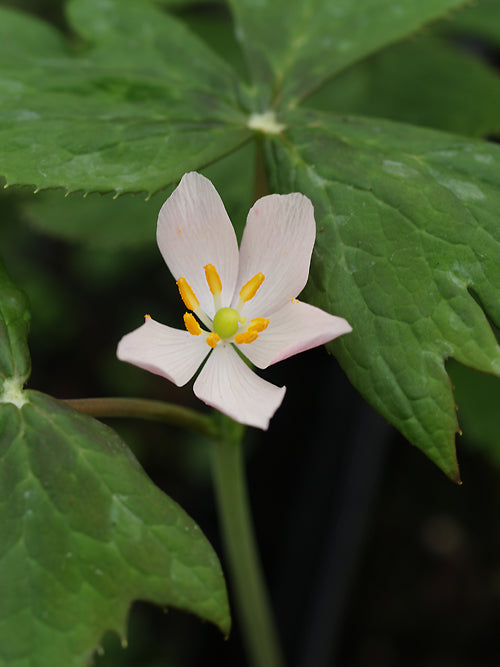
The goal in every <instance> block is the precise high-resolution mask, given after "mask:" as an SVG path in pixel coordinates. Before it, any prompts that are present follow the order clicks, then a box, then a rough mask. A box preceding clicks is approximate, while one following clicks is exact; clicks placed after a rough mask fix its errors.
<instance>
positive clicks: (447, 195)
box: [267, 112, 500, 478]
mask: <svg viewBox="0 0 500 667" xmlns="http://www.w3.org/2000/svg"><path fill="white" fill-rule="evenodd" d="M288 124H289V128H288V130H287V131H286V132H285V133H284V135H283V136H282V137H274V138H273V139H270V140H269V142H268V146H267V159H268V164H269V166H270V171H271V175H272V180H273V183H274V185H275V186H276V188H277V189H278V191H280V192H289V191H294V190H296V191H300V192H303V193H305V194H306V195H308V196H309V197H311V199H312V201H313V203H314V206H315V210H316V216H317V223H318V229H319V232H318V235H317V243H316V248H315V253H314V258H313V268H312V272H311V276H310V282H309V288H308V295H309V297H310V298H311V299H312V300H313V301H314V302H315V303H316V304H317V305H320V306H322V307H324V308H326V309H327V310H329V311H330V312H332V313H335V314H336V315H341V316H343V317H345V318H346V319H347V320H348V321H349V322H350V324H351V325H352V327H353V332H352V333H351V334H349V336H343V337H342V338H341V339H339V340H338V341H335V342H334V343H333V344H332V350H333V351H334V352H335V354H336V356H337V357H338V359H339V361H340V363H341V364H342V366H343V367H344V369H345V370H346V372H347V374H348V375H349V377H350V379H351V381H352V382H353V384H354V385H355V386H356V387H357V388H358V389H359V391H360V392H361V393H362V394H363V395H364V396H365V397H366V398H367V400H368V401H369V402H370V403H372V405H374V406H375V408H376V409H377V410H378V411H379V412H381V413H382V414H383V415H384V416H385V417H386V418H387V419H388V420H389V421H391V422H392V423H393V424H394V425H395V426H396V427H397V428H399V429H400V430H401V432H402V433H403V434H404V435H405V436H406V437H407V438H408V439H409V440H410V441H411V442H413V443H414V444H416V445H417V446H418V447H420V448H421V449H422V450H423V451H424V452H426V453H427V454H428V456H429V457H430V458H431V459H432V460H433V461H435V462H436V463H437V464H438V465H439V466H440V467H441V468H442V469H443V470H444V471H445V472H446V473H447V474H448V475H449V476H451V477H454V478H457V476H458V469H457V465H456V459H455V448H454V435H455V432H456V430H457V428H458V426H457V421H456V415H455V404H454V400H453V394H452V388H451V383H450V380H449V377H448V375H447V373H446V371H445V368H444V360H445V359H446V358H448V357H453V358H455V359H456V360H457V361H459V362H460V363H463V364H465V365H467V366H469V367H471V368H476V369H478V370H481V371H484V372H487V373H491V374H496V375H500V348H499V346H498V344H497V341H496V338H495V335H494V333H493V331H492V329H491V327H490V325H489V323H488V319H487V316H486V313H487V314H488V316H489V317H490V318H491V320H492V321H493V322H495V323H496V324H497V326H498V324H499V323H500V270H499V268H498V267H499V266H500V224H499V217H498V216H499V213H498V212H499V211H500V148H499V147H498V146H495V145H491V144H486V143H483V142H479V141H475V140H466V139H463V138H460V137H457V136H454V135H447V134H444V133H440V132H435V131H431V130H424V129H419V128H415V127H412V126H405V125H400V124H396V123H391V122H389V121H381V120H367V119H361V118H337V117H335V116H328V115H326V114H324V115H323V114H319V113H314V112H310V113H309V112H301V113H299V112H297V113H295V114H293V115H292V114H291V115H290V116H289V119H288ZM333 400H334V399H333Z"/></svg>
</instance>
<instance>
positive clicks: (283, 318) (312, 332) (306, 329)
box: [241, 299, 352, 368]
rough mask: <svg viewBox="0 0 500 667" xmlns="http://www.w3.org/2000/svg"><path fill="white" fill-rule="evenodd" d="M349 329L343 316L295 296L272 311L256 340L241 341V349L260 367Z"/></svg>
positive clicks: (316, 344)
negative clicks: (337, 315)
mask: <svg viewBox="0 0 500 667" xmlns="http://www.w3.org/2000/svg"><path fill="white" fill-rule="evenodd" d="M350 331H352V328H351V326H350V324H349V323H348V322H347V320H344V318H343V317H335V315H330V314H329V313H327V312H325V311H324V310H321V309H320V308H316V307H315V306H311V305H310V304H308V303H302V302H301V301H297V300H296V299H294V300H293V301H291V302H290V301H289V302H288V304H287V305H286V306H284V307H283V308H281V309H280V310H278V311H277V312H276V313H273V314H272V315H271V317H270V319H269V326H268V327H267V329H266V330H265V331H263V332H262V333H261V334H260V335H259V337H258V338H257V340H256V341H254V342H253V343H249V344H248V345H242V346H241V351H242V352H243V354H244V355H245V356H246V357H248V359H250V361H251V362H252V363H253V364H255V365H256V366H258V367H259V368H267V367H268V366H270V365H271V364H275V363H276V362H277V361H281V360H282V359H287V358H288V357H291V356H292V355H294V354H298V353H299V352H304V351H305V350H310V349H311V348H313V347H317V346H318V345H323V344H324V343H328V342H329V341H331V340H333V339H334V338H337V336H341V335H342V334H346V333H349V332H350Z"/></svg>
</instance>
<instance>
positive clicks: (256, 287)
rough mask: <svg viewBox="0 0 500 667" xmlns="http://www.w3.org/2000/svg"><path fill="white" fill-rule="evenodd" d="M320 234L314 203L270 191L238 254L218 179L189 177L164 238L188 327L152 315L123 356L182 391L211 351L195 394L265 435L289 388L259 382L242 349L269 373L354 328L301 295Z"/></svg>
mask: <svg viewBox="0 0 500 667" xmlns="http://www.w3.org/2000/svg"><path fill="white" fill-rule="evenodd" d="M315 236H316V224H315V221H314V211H313V206H312V204H311V202H310V200H309V199H308V198H307V197H305V196H304V195H301V194H298V193H293V194H289V195H269V196H267V197H263V198H262V199H259V200H258V201H257V202H256V203H255V204H254V206H253V207H252V208H251V210H250V212H249V214H248V218H247V224H246V227H245V231H244V233H243V239H242V242H241V248H240V249H239V250H238V243H237V240H236V235H235V233H234V229H233V226H232V224H231V221H230V220H229V217H228V215H227V213H226V210H225V208H224V204H223V203H222V200H221V198H220V197H219V195H218V193H217V191H216V189H215V188H214V186H213V185H212V183H211V182H210V181H209V180H208V179H207V178H205V177H204V176H201V175H200V174H197V173H189V174H185V175H184V176H183V178H182V180H181V182H180V184H179V186H178V187H177V189H176V190H175V191H174V192H173V193H172V195H171V196H170V197H169V198H168V199H167V201H166V202H165V203H164V205H163V207H162V209H161V211H160V214H159V216H158V228H157V241H158V246H159V248H160V251H161V253H162V255H163V258H164V260H165V262H166V263H167V266H168V268H169V269H170V271H171V272H172V274H173V276H174V278H175V279H176V281H177V286H178V288H179V291H180V294H181V297H182V300H183V301H184V304H185V306H186V308H187V309H188V312H186V314H185V315H184V323H185V326H186V331H183V330H180V329H173V328H171V327H168V326H165V325H163V324H160V323H159V322H156V321H155V320H153V319H152V318H151V317H150V316H149V315H146V318H145V322H144V324H143V325H142V326H141V327H139V328H138V329H136V330H135V331H132V332H131V333H129V334H127V335H126V336H124V337H123V338H122V339H121V341H120V343H119V344H118V350H117V355H118V358H119V359H121V360H122V361H127V362H129V363H131V364H134V365H136V366H139V367H141V368H144V369H146V370H148V371H150V372H152V373H156V374H158V375H162V376H163V377H166V378H167V379H168V380H171V381H172V382H174V383H175V384H176V385H177V386H179V387H180V386H182V385H184V384H186V383H187V382H188V381H189V380H190V379H191V378H192V377H193V375H194V374H195V373H196V371H197V370H198V368H199V367H200V366H201V364H202V363H203V361H204V360H205V358H206V357H207V356H208V355H210V356H208V359H207V360H206V363H205V365H204V366H203V368H202V370H201V372H200V374H199V376H198V377H197V379H196V381H195V383H194V387H193V390H194V393H195V394H196V396H197V397H198V398H200V399H201V400H202V401H204V402H205V403H207V404H208V405H211V406H213V407H214V408H217V409H218V410H220V411H221V412H223V413H224V414H226V415H228V416H229V417H232V418H233V419H235V420H236V421H238V422H241V423H243V424H248V425H249V426H256V427H258V428H262V429H267V427H268V426H269V420H270V419H271V417H272V416H273V415H274V413H275V412H276V410H277V409H278V408H279V406H280V405H281V402H282V400H283V397H284V395H285V391H286V388H285V387H276V386H275V385H273V384H271V383H269V382H266V381H265V380H263V379H262V378H260V377H259V376H258V375H256V374H255V373H254V372H253V371H252V370H251V369H250V368H249V367H248V365H247V364H246V363H245V361H244V360H243V359H241V357H240V355H239V354H238V352H240V353H242V354H243V355H244V356H245V357H246V358H247V359H248V360H249V361H250V362H252V364H254V365H255V366H257V367H258V368H267V367H268V366H270V365H271V364H274V363H276V362H277V361H281V360H282V359H286V358H287V357H290V356H292V355H294V354H298V353H299V352H303V351H304V350H308V349H310V348H312V347H316V346H317V345H322V344H323V343H327V342H328V341H330V340H333V339H334V338H336V337H337V336H340V335H342V334H345V333H348V332H349V331H351V327H350V326H349V324H348V322H346V320H344V319H343V318H341V317H335V316H333V315H330V314H328V313H326V312H325V311H323V310H320V309H319V308H316V307H314V306H311V305H309V304H306V303H302V302H300V301H297V299H296V298H295V297H296V296H297V295H298V294H299V293H300V292H301V291H302V289H303V288H304V286H305V284H306V282H307V277H308V275H309V265H310V261H311V254H312V250H313V246H314V241H315ZM195 316H196V317H195ZM236 350H238V352H237V351H236Z"/></svg>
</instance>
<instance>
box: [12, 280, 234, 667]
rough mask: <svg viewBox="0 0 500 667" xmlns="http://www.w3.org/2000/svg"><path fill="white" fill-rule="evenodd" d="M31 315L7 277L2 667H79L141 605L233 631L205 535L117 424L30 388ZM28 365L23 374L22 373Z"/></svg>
mask: <svg viewBox="0 0 500 667" xmlns="http://www.w3.org/2000/svg"><path fill="white" fill-rule="evenodd" d="M26 313H27V310H26V306H25V302H24V300H23V297H22V295H20V293H19V292H18V291H17V290H16V288H15V287H14V286H13V285H12V283H11V282H10V281H9V280H8V278H7V276H6V275H5V273H4V272H3V270H2V272H1V273H0V332H2V336H1V337H0V360H1V364H2V366H1V371H2V374H3V378H2V379H3V385H2V386H0V590H1V592H2V594H1V595H0V665H2V666H4V665H5V667H7V666H8V667H28V666H29V667H46V665H51V666H52V667H59V666H60V667H73V666H74V667H84V666H85V665H87V664H88V662H89V659H90V657H91V655H92V652H93V650H94V648H95V647H96V646H97V644H98V643H99V641H100V639H101V637H102V636H103V634H104V633H105V632H106V631H107V630H114V631H116V632H117V633H119V635H120V636H121V637H122V638H124V637H125V636H126V621H127V614H128V610H129V607H130V605H131V603H132V601H133V600H136V599H142V600H148V601H151V602H155V603H157V604H160V605H169V606H173V607H176V608H179V609H183V610H185V611H190V612H192V613H195V614H197V615H199V616H200V617H202V618H203V619H206V620H209V621H211V622H213V623H215V624H217V625H218V626H219V627H220V629H221V630H222V631H223V632H224V633H226V634H227V632H228V631H229V626H230V618H229V610H228V602H227V594H226V589H225V585H224V579H223V576H222V572H221V568H220V564H219V562H218V560H217V557H216V555H215V553H214V552H213V550H212V548H211V546H210V544H209V543H208V541H207V540H206V538H205V537H204V535H203V534H202V532H201V530H200V529H199V527H198V526H197V525H196V524H195V523H194V521H193V520H192V519H190V517H188V516H187V514H186V513H185V512H184V511H183V510H182V508H180V507H179V506H178V505H177V504H176V503H175V502H174V501H173V500H171V499H170V498H169V497H168V496H166V495H165V494H164V493H162V492H161V491H160V490H159V489H158V488H157V487H156V486H155V485H154V484H153V483H152V482H151V480H150V479H149V478H148V477H147V475H146V474H145V473H144V471H143V470H142V468H141V467H140V465H139V463H138V462H137V460H136V459H135V458H134V456H133V454H132V453H131V452H130V450H129V449H128V448H127V446H126V445H125V444H124V443H123V442H122V440H121V439H120V438H119V437H118V436H117V435H116V433H114V432H113V431H112V430H111V429H110V428H108V427H107V426H104V425H103V424H101V423H99V422H98V421H96V420H94V419H91V418H89V417H87V416H85V415H82V414H79V413H78V412H75V411H74V410H72V409H71V408H69V407H68V406H67V405H65V404H64V403H62V402H60V401H56V400H55V399H53V398H51V397H49V396H46V395H44V394H41V393H39V392H35V391H23V390H22V385H21V381H22V380H23V379H26V377H27V373H28V370H27V366H26V364H27V363H28V362H27V360H26V357H27V347H26V334H27V321H28V320H27V316H26ZM20 368H22V369H24V375H23V376H21V374H20V372H19V369H20Z"/></svg>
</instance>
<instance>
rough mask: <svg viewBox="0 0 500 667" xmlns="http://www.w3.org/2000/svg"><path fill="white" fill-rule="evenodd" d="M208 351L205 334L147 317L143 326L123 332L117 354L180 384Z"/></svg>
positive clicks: (188, 376)
mask: <svg viewBox="0 0 500 667" xmlns="http://www.w3.org/2000/svg"><path fill="white" fill-rule="evenodd" d="M209 352H210V348H209V347H208V345H207V344H206V342H205V336H193V335H191V334H190V333H188V332H187V331H182V330H181V329H173V328H172V327H167V326H165V325H164V324H160V323H159V322H156V321H155V320H153V319H151V318H150V317H147V318H146V321H145V322H144V324H143V325H142V326H140V327H139V328H138V329H135V330H134V331H132V332H131V333H129V334H127V335H126V336H123V338H122V339H121V340H120V342H119V343H118V349H117V351H116V354H117V357H118V359H120V360H121V361H127V362H128V363H129V364H133V365H134V366H139V368H144V369H145V370H147V371H149V372H150V373H156V375H162V376H163V377H165V378H167V380H170V381H171V382H173V383H174V384H176V385H177V386H178V387H182V386H183V385H185V384H186V382H188V381H189V380H190V379H191V378H192V377H193V375H194V374H195V373H196V371H197V370H198V368H199V367H200V366H201V364H202V362H203V360H204V359H205V357H206V356H207V354H208V353H209Z"/></svg>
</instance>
